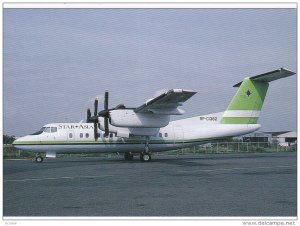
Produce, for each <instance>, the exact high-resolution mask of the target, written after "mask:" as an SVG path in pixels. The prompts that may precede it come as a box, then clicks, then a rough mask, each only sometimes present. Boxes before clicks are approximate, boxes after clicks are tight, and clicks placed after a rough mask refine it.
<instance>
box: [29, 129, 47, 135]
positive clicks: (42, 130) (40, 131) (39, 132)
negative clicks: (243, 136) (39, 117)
mask: <svg viewBox="0 0 300 226" xmlns="http://www.w3.org/2000/svg"><path fill="white" fill-rule="evenodd" d="M45 128H46V127H42V128H41V129H40V130H39V131H37V132H35V133H33V134H30V135H39V134H41V133H43V132H44V130H45Z"/></svg>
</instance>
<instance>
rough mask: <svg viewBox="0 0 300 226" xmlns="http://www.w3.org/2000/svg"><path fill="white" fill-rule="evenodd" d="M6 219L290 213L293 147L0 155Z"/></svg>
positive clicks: (294, 195)
mask: <svg viewBox="0 0 300 226" xmlns="http://www.w3.org/2000/svg"><path fill="white" fill-rule="evenodd" d="M3 163H4V166H3V216H4V219H5V217H49V218H50V217H115V216H120V217H135V216H136V217H140V216H142V217H153V216H155V217H159V216H162V217H215V216H218V217H251V216H254V217H266V216H270V217H271V216H281V217H283V216H288V217H296V216H297V153H293V152H288V153H282V152H281V153H238V154H184V155H164V154H159V155H152V161H151V162H149V163H143V162H140V160H139V158H138V156H137V157H135V159H134V160H133V161H125V160H123V158H122V156H119V157H113V158H108V157H88V158H80V157H64V158H56V159H45V160H44V162H43V163H41V164H39V163H33V162H32V161H31V160H4V161H3Z"/></svg>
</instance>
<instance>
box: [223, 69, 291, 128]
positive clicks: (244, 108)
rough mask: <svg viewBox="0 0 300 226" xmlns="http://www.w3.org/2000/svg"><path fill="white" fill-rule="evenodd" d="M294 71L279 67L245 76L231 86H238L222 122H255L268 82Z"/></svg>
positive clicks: (289, 74)
mask: <svg viewBox="0 0 300 226" xmlns="http://www.w3.org/2000/svg"><path fill="white" fill-rule="evenodd" d="M294 74H295V73H294V72H292V71H289V70H287V69H284V68H281V69H278V70H275V71H271V72H268V73H264V74H261V75H257V76H253V77H250V78H249V77H247V78H245V79H244V80H243V81H242V82H239V83H237V84H236V85H234V86H233V87H239V89H238V91H237V92H236V94H235V95H234V97H233V99H232V100H231V102H230V104H229V106H228V107H227V109H226V111H225V112H224V114H223V117H222V120H221V123H223V124H256V123H257V120H258V117H259V114H260V110H261V108H262V105H263V103H264V99H265V96H266V93H267V91H268V87H269V82H271V81H274V80H277V79H280V78H285V77H288V76H291V75H294Z"/></svg>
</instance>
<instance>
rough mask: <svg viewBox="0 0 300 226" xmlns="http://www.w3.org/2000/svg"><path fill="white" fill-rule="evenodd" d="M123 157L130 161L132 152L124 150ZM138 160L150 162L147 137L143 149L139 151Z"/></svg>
mask: <svg viewBox="0 0 300 226" xmlns="http://www.w3.org/2000/svg"><path fill="white" fill-rule="evenodd" d="M124 159H125V160H126V161H131V160H132V159H133V154H132V153H131V152H125V153H124ZM140 160H141V161H142V162H150V161H151V154H150V151H149V137H146V143H145V151H143V152H141V153H140Z"/></svg>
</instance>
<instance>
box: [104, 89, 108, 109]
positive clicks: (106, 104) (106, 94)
mask: <svg viewBox="0 0 300 226" xmlns="http://www.w3.org/2000/svg"><path fill="white" fill-rule="evenodd" d="M104 110H108V91H107V90H106V91H105V99H104Z"/></svg>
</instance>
